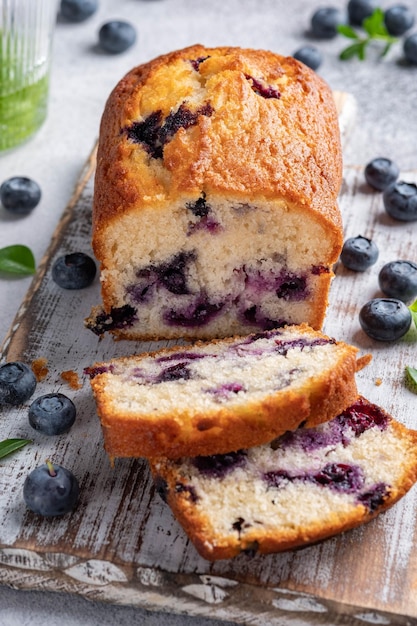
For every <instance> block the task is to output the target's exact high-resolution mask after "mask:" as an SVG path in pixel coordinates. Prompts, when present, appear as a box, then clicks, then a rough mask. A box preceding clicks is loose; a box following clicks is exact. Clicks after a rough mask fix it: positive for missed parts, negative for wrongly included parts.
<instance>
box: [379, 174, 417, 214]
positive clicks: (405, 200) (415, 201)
mask: <svg viewBox="0 0 417 626" xmlns="http://www.w3.org/2000/svg"><path fill="white" fill-rule="evenodd" d="M382 197H383V201H384V207H385V210H386V212H387V213H388V215H390V216H391V217H392V218H394V219H395V220H400V221H401V222H414V221H415V220H417V185H414V184H413V183H405V182H404V181H402V180H400V181H398V182H396V183H393V184H392V185H390V186H389V187H387V188H386V189H385V191H384V193H383V196H382Z"/></svg>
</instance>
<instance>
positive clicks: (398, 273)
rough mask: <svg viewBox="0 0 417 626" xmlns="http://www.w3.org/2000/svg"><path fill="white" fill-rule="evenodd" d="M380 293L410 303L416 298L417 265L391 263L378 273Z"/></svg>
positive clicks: (404, 262)
mask: <svg viewBox="0 0 417 626" xmlns="http://www.w3.org/2000/svg"><path fill="white" fill-rule="evenodd" d="M378 281H379V286H380V288H381V291H383V292H384V294H385V295H386V296H389V297H390V298H397V299H398V300H402V301H403V302H412V301H413V300H415V299H416V298H417V264H416V263H413V262H412V261H391V262H390V263H386V264H385V265H384V267H383V268H382V269H381V271H380V272H379V276H378Z"/></svg>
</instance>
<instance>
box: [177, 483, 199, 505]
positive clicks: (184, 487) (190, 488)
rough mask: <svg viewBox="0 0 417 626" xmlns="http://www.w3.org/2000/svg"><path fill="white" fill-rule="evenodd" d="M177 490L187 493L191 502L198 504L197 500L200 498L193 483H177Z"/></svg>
mask: <svg viewBox="0 0 417 626" xmlns="http://www.w3.org/2000/svg"><path fill="white" fill-rule="evenodd" d="M175 491H176V492H177V493H185V494H187V496H188V498H189V499H190V500H191V502H193V504H196V502H198V501H199V499H200V498H199V497H198V495H197V492H196V490H195V488H194V487H193V486H192V485H185V484H184V483H176V485H175Z"/></svg>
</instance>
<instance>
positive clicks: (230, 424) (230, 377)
mask: <svg viewBox="0 0 417 626" xmlns="http://www.w3.org/2000/svg"><path fill="white" fill-rule="evenodd" d="M356 357H357V349H356V348H355V347H353V346H349V345H347V344H344V343H343V342H336V341H335V340H334V339H332V338H330V337H328V336H326V335H324V334H322V333H320V332H318V331H313V330H312V329H310V328H309V327H307V326H306V325H302V326H289V327H286V328H283V329H277V330H273V331H264V332H262V333H257V334H253V335H248V336H245V337H235V338H229V339H224V340H213V341H211V342H205V343H204V342H197V344H196V345H193V346H186V347H184V346H182V347H177V348H173V349H168V350H162V351H159V352H156V353H152V354H144V355H138V356H136V357H127V358H121V359H114V360H113V361H110V362H108V363H97V364H96V365H94V366H92V367H91V368H89V370H88V373H89V375H90V378H91V385H92V388H93V391H94V395H95V398H96V401H97V408H98V413H99V416H100V419H101V423H102V426H103V431H104V436H105V444H106V449H107V451H108V453H109V454H110V456H112V457H117V456H136V457H137V456H147V457H149V456H160V455H164V456H168V457H175V456H177V457H178V456H182V455H184V454H203V453H204V454H208V453H218V452H227V451H230V450H236V449H237V448H238V447H240V446H242V445H244V446H248V445H255V444H258V443H262V442H265V441H268V440H270V439H272V438H273V437H275V436H277V435H278V434H282V433H283V432H284V431H285V430H288V429H293V428H297V427H298V426H299V424H300V423H308V424H309V425H314V424H316V423H318V421H324V420H326V419H331V418H332V417H334V415H336V414H337V413H338V412H339V411H341V410H343V409H344V408H346V406H348V405H349V404H350V403H351V402H352V401H353V400H354V399H355V398H356V397H357V389H356V381H355V374H356V370H357V368H358V367H359V366H358V362H357V358H356Z"/></svg>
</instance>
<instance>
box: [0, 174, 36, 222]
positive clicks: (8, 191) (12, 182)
mask: <svg viewBox="0 0 417 626" xmlns="http://www.w3.org/2000/svg"><path fill="white" fill-rule="evenodd" d="M40 199H41V188H40V187H39V185H38V183H36V182H35V181H34V180H31V179H30V178H26V177H25V176H13V178H8V179H7V180H5V181H4V183H3V184H2V185H1V187H0V201H1V203H2V205H3V207H4V208H5V209H6V210H7V211H10V213H14V215H28V214H29V213H30V212H31V211H32V210H33V209H34V208H35V206H37V205H38V204H39V200H40Z"/></svg>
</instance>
